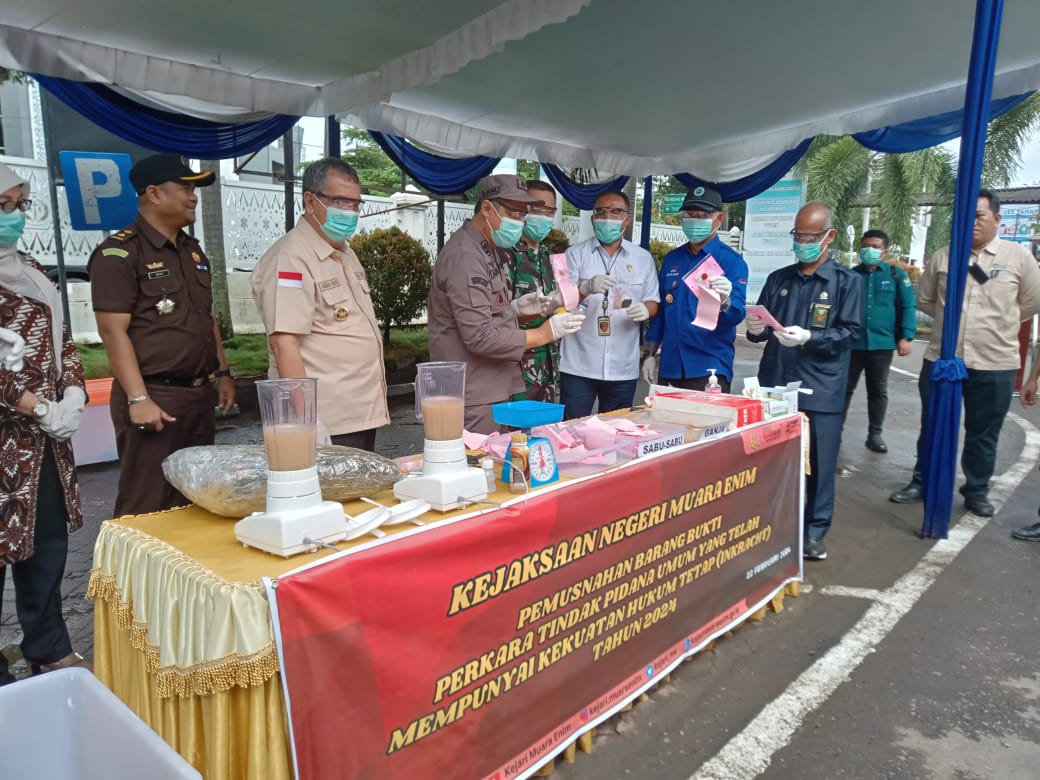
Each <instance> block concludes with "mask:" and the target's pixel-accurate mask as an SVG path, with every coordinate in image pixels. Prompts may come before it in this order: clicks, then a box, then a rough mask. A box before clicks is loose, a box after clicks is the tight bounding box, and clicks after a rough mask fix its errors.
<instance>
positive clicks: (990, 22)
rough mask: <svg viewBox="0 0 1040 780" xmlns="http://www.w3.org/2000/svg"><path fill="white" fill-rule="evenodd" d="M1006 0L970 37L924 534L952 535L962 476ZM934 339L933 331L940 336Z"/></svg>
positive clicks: (983, 11) (983, 8)
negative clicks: (967, 298)
mask: <svg viewBox="0 0 1040 780" xmlns="http://www.w3.org/2000/svg"><path fill="white" fill-rule="evenodd" d="M1003 11H1004V2H1003V0H977V3H976V5H975V26H974V28H973V34H972V42H971V60H970V62H969V65H968V79H967V85H966V88H965V95H964V118H963V124H962V130H961V148H960V157H959V159H958V163H957V188H956V192H955V195H954V199H953V230H952V231H951V235H950V259H949V268H948V271H947V284H946V301H945V309H944V311H943V327H942V348H941V350H940V356H939V359H938V360H937V361H935V363H934V364H932V365H931V366H929V365H927V364H926V365H925V366H922V369H921V370H922V371H927V370H929V369H931V379H932V385H931V394H930V397H929V403H928V413H927V421H926V425H925V429H924V431H923V432H922V436H923V438H924V441H923V447H922V450H923V451H922V453H921V470H922V479H923V482H924V523H923V525H922V526H921V536H922V537H924V538H926V539H945V538H946V536H947V531H948V529H949V526H950V518H951V516H952V515H953V490H954V484H955V482H956V479H957V445H958V434H959V432H960V424H961V406H962V401H963V382H964V380H965V379H967V378H968V371H967V368H966V367H965V365H964V361H963V360H962V359H961V358H960V357H959V356H958V355H957V336H958V331H959V329H960V320H961V307H962V304H963V301H964V288H965V285H966V283H967V277H968V259H969V257H970V255H971V248H972V247H971V244H972V228H973V226H974V222H975V208H976V204H977V202H978V195H979V178H980V177H981V176H982V160H983V156H984V153H985V147H986V126H987V122H988V120H989V104H990V98H991V96H992V93H993V73H994V70H995V69H996V61H997V47H998V44H999V42H1000V22H1001V17H1002V15H1003ZM933 338H934V336H933Z"/></svg>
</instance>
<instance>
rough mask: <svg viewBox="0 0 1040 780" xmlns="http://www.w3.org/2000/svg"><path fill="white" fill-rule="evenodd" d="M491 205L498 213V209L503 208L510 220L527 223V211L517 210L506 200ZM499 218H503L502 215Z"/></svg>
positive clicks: (493, 202)
mask: <svg viewBox="0 0 1040 780" xmlns="http://www.w3.org/2000/svg"><path fill="white" fill-rule="evenodd" d="M491 205H492V206H496V207H497V208H496V209H495V210H496V211H498V208H501V209H502V211H504V212H505V215H506V216H507V217H509V218H510V219H516V220H519V221H520V222H523V221H525V220H526V219H527V210H526V209H518V208H515V207H514V206H510V205H509V204H508V203H506V202H505V201H504V200H496V201H492V203H491ZM555 213H556V212H555V211H554V212H553V214H555ZM499 216H502V214H501V213H499Z"/></svg>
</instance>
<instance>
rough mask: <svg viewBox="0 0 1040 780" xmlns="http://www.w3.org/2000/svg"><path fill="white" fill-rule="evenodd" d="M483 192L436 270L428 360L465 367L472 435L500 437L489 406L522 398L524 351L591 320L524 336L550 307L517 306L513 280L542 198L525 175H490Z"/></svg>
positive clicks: (565, 318) (550, 323) (541, 303)
mask: <svg viewBox="0 0 1040 780" xmlns="http://www.w3.org/2000/svg"><path fill="white" fill-rule="evenodd" d="M478 187H479V188H480V201H479V202H478V203H477V206H476V209H475V211H474V214H473V217H472V218H471V219H467V220H466V221H465V222H464V223H463V225H462V227H460V228H459V229H458V230H456V231H455V232H454V233H453V234H452V235H451V238H449V239H448V241H447V242H446V243H445V244H444V248H443V249H441V251H440V254H438V255H437V262H436V264H435V265H434V268H433V281H432V283H431V285H430V308H429V333H430V359H431V360H459V361H464V362H465V363H466V412H465V415H466V416H465V426H466V430H469V431H472V432H474V433H494V432H496V431H497V430H498V426H497V425H496V424H495V422H494V420H493V419H492V416H491V405H492V404H495V403H500V402H502V401H508V400H509V398H510V396H512V395H513V394H514V393H522V392H524V378H523V374H521V372H520V359H521V358H522V357H523V355H524V351H525V350H528V349H531V348H532V347H539V346H541V345H543V344H549V343H551V342H553V341H556V340H557V339H559V338H562V337H563V336H565V335H567V334H569V333H574V332H576V331H578V330H580V329H581V323H582V322H583V321H584V320H585V316H584V315H583V314H570V313H568V312H560V313H557V314H553V315H552V316H551V317H550V318H549V319H548V320H547V321H546V322H544V323H543V324H542V325H540V326H539V327H537V328H532V329H530V330H521V329H520V326H519V324H518V320H517V317H519V318H520V319H523V320H527V319H530V318H533V317H536V316H544V315H545V314H548V313H550V312H548V311H546V306H547V305H548V306H551V304H550V303H548V300H547V298H546V297H544V296H543V295H541V294H540V293H538V292H530V293H528V294H526V295H522V296H520V297H519V298H517V299H516V300H515V301H513V300H512V298H513V290H512V285H511V283H510V281H509V269H510V267H511V265H512V262H513V257H512V250H513V248H514V247H515V246H516V244H517V242H518V241H519V240H520V236H521V233H522V232H523V229H524V220H525V219H526V217H527V211H528V205H529V204H530V203H532V202H535V200H536V199H535V198H532V197H531V196H530V195H529V194H528V193H527V182H525V181H524V180H523V179H522V178H520V177H519V176H514V175H508V174H499V175H497V176H487V177H485V178H483V179H481V180H480V181H479V182H478Z"/></svg>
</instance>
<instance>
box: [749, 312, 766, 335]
mask: <svg viewBox="0 0 1040 780" xmlns="http://www.w3.org/2000/svg"><path fill="white" fill-rule="evenodd" d="M744 326H745V327H746V328H747V332H748V333H750V334H751V335H752V336H760V335H762V334H763V333H764V332H765V329H766V324H765V323H764V322H762V320H760V319H759V318H758V317H756V316H755V315H754V314H749V315H748V316H747V317H746V318H745V320H744Z"/></svg>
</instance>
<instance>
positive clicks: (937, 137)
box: [852, 91, 1033, 154]
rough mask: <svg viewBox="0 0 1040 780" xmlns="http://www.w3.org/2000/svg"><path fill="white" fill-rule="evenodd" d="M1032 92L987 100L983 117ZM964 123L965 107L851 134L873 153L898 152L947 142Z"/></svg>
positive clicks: (992, 115) (1009, 106) (1000, 111)
mask: <svg viewBox="0 0 1040 780" xmlns="http://www.w3.org/2000/svg"><path fill="white" fill-rule="evenodd" d="M1032 94H1033V93H1032V91H1030V92H1023V93H1022V94H1021V95H1012V96H1011V97H1006V98H999V99H997V100H993V101H990V103H989V112H988V114H986V115H985V116H987V117H988V118H989V119H996V118H997V117H998V116H1000V115H1001V114H1004V113H1007V112H1008V111H1010V110H1011V109H1013V108H1014V107H1015V106H1017V105H1018V104H1019V103H1022V102H1024V101H1025V100H1026V98H1028V97H1029V96H1030V95H1032ZM983 121H986V120H985V119H984V120H983ZM963 126H964V110H963V109H960V108H958V109H957V110H956V111H947V112H946V113H945V114H935V115H934V116H926V117H925V118H924V119H915V120H913V121H912V122H903V123H902V124H899V125H889V126H888V127H882V128H880V129H878V130H870V131H868V132H866V133H854V134H853V135H852V137H853V138H855V139H856V140H857V141H859V143H860V144H861V145H863V146H865V147H867V148H868V149H871V150H873V151H875V152H885V153H887V154H901V153H903V152H916V151H918V150H919V149H927V148H928V147H930V146H938V145H939V144H943V143H946V142H947V141H949V140H951V139H953V138H956V137H957V136H958V135H960V134H961V129H962V127H963Z"/></svg>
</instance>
